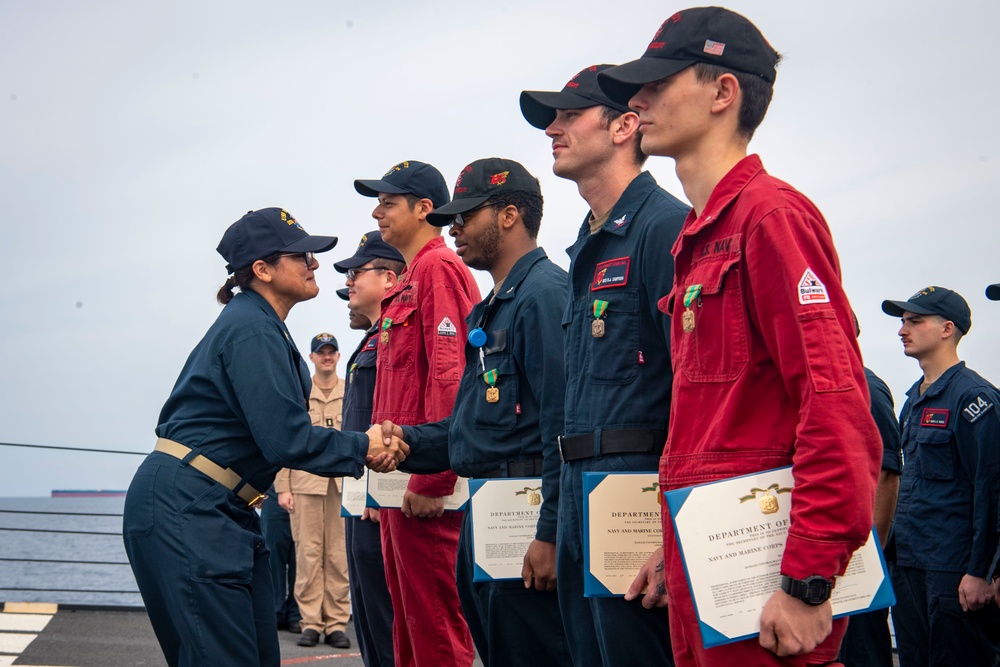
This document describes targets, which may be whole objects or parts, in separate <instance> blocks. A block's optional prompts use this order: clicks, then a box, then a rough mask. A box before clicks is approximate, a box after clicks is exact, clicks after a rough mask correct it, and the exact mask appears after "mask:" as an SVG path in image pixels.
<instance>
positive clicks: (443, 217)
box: [427, 195, 491, 227]
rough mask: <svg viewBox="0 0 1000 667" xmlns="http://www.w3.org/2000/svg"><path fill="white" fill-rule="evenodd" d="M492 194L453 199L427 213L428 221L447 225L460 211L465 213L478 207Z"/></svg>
mask: <svg viewBox="0 0 1000 667" xmlns="http://www.w3.org/2000/svg"><path fill="white" fill-rule="evenodd" d="M490 196H491V195H482V196H480V197H466V198H464V199H453V200H451V201H450V202H448V203H447V204H445V205H444V206H442V207H440V208H436V209H434V210H433V211H431V212H430V213H428V214H427V222H429V223H431V224H432V225H434V226H435V227H447V226H448V225H450V224H451V221H452V220H453V219H454V218H455V216H456V215H458V214H459V213H465V212H466V211H471V210H472V209H474V208H476V207H477V206H479V205H480V204H482V203H483V202H484V201H487V200H488V199H489V198H490Z"/></svg>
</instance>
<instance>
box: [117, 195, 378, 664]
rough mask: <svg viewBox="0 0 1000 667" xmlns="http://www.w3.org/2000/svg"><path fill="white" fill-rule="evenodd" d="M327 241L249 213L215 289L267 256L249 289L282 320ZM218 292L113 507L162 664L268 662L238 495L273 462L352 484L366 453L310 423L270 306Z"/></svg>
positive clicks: (256, 571) (304, 392)
mask: <svg viewBox="0 0 1000 667" xmlns="http://www.w3.org/2000/svg"><path fill="white" fill-rule="evenodd" d="M279 211H280V217H279ZM335 242H336V239H334V238H332V237H310V236H309V235H308V234H306V232H305V230H303V229H302V228H301V226H300V225H298V223H297V222H296V221H295V220H294V219H293V218H292V217H291V216H290V215H289V214H288V213H287V212H286V211H284V210H281V209H262V210H261V211H257V212H253V211H252V212H250V213H248V214H247V215H246V216H244V217H243V218H241V220H240V221H238V222H237V223H235V224H234V225H233V226H231V227H230V229H229V230H228V231H227V232H226V235H225V236H224V237H223V242H222V243H221V244H220V246H219V252H220V254H222V255H223V257H225V258H226V259H227V261H228V262H229V264H230V267H229V269H230V271H235V278H230V280H229V281H227V283H226V286H227V287H230V286H232V285H235V284H237V283H238V281H239V277H238V276H239V275H240V271H241V269H242V268H245V267H251V266H253V267H256V266H258V264H257V261H256V260H258V259H260V258H262V257H276V259H274V260H273V263H272V262H269V261H267V260H264V263H265V264H267V266H268V267H270V268H268V269H267V270H268V271H270V272H271V273H270V275H271V276H272V280H273V281H274V282H273V283H263V284H261V283H259V276H257V277H254V278H253V279H252V281H250V282H249V284H250V285H253V286H256V285H258V284H261V287H260V289H262V290H265V288H267V291H266V293H269V294H271V295H272V298H273V297H274V295H275V292H274V291H273V290H275V289H276V288H275V287H274V285H278V286H280V287H281V288H282V290H283V291H282V292H281V293H279V294H278V296H279V297H280V298H279V299H278V300H279V302H281V303H280V305H281V307H283V308H285V309H286V310H285V312H286V313H287V308H290V307H291V305H293V304H294V302H295V300H296V299H297V300H299V301H301V300H305V299H306V298H311V296H308V294H312V295H313V296H314V295H315V292H316V291H317V288H316V287H315V284H312V285H310V283H311V282H312V271H313V270H314V269H315V267H316V266H318V264H317V263H316V261H315V260H314V259H313V256H312V252H322V251H324V250H329V249H330V248H331V247H333V244H334V243H335ZM282 253H283V254H284V255H288V256H280V257H279V256H278V255H279V254H282ZM303 260H304V261H305V264H304V267H305V268H304V269H303ZM234 280H235V281H236V282H234ZM303 286H304V287H303ZM309 290H311V292H310V291H309ZM230 296H231V300H230V301H229V303H228V304H227V305H226V307H225V308H224V309H223V310H222V312H221V314H220V315H219V317H218V319H216V321H215V323H214V324H213V325H212V327H211V328H210V329H209V330H208V333H207V334H205V337H204V338H203V339H202V340H201V342H200V343H198V345H197V346H196V347H195V349H194V351H193V352H192V353H191V355H190V356H189V357H188V360H187V363H186V364H185V366H184V369H183V370H182V371H181V374H180V377H179V378H178V380H177V383H176V385H175V386H174V388H173V391H172V392H171V394H170V397H169V398H168V399H167V402H166V404H165V405H164V406H163V410H162V411H161V413H160V418H159V422H158V426H157V427H156V434H157V436H159V440H158V441H157V445H156V449H155V451H154V452H153V453H151V454H150V455H149V456H147V457H146V459H145V461H144V462H143V463H142V464H141V465H140V466H139V469H138V471H137V472H136V474H135V477H134V478H133V480H132V484H131V486H130V487H129V491H128V495H127V496H126V499H125V511H124V523H123V533H124V540H125V549H126V552H127V553H128V557H129V561H130V562H131V564H132V570H133V572H134V573H135V578H136V582H137V583H138V585H139V591H140V592H141V593H142V598H143V601H144V602H145V605H146V610H147V612H148V613H149V619H150V622H151V623H152V625H153V630H154V631H155V632H156V637H157V640H158V641H159V643H160V646H161V647H162V649H163V652H164V656H165V657H166V660H167V664H169V665H171V666H174V665H183V666H186V667H195V666H197V667H204V666H205V665H212V666H214V667H221V666H222V665H240V666H241V667H246V666H249V665H261V666H267V667H272V666H276V665H278V664H279V662H280V655H279V650H278V637H277V629H276V627H275V608H274V587H273V585H272V580H271V573H270V570H269V563H268V549H267V547H266V546H265V544H264V538H263V536H262V534H261V527H260V520H259V518H258V516H257V512H256V511H255V509H254V507H253V506H251V505H250V504H248V503H251V502H253V501H255V500H258V498H254V497H253V496H252V494H248V493H247V489H254V490H256V489H267V488H268V487H270V486H271V483H272V482H273V480H274V476H275V474H276V473H277V471H278V470H279V469H280V468H282V467H290V468H299V469H305V470H308V471H310V472H313V473H316V474H319V475H324V476H330V477H332V476H338V475H351V476H354V477H360V476H361V473H362V470H363V466H364V464H365V459H366V455H367V454H368V452H369V442H370V440H369V437H368V436H367V435H366V434H364V433H347V432H342V431H337V430H334V429H327V428H322V427H313V426H312V424H311V421H310V418H309V414H308V412H307V410H306V397H307V396H308V395H309V390H310V384H311V379H310V376H309V370H308V368H307V367H306V365H305V362H304V361H303V360H302V357H301V356H300V355H299V352H298V350H297V349H296V347H295V344H294V342H293V341H292V337H291V335H290V334H289V332H288V329H287V328H286V327H285V324H284V322H283V319H282V317H281V316H279V314H278V312H277V311H276V310H275V307H273V306H272V303H271V302H270V301H268V299H266V298H265V297H264V296H262V295H261V294H259V293H257V292H255V291H254V290H252V289H249V288H248V287H241V291H240V293H238V294H236V295H235V296H232V295H231V290H230ZM282 299H283V301H282ZM208 464H214V465H215V466H216V467H215V468H211V466H210V465H208ZM207 465H208V468H206V466H207ZM206 469H208V470H210V472H211V476H210V474H209V473H208V472H205V470H206ZM213 476H214V478H213ZM216 478H218V479H219V481H216ZM230 483H231V486H228V485H229V484H230ZM254 504H256V503H254Z"/></svg>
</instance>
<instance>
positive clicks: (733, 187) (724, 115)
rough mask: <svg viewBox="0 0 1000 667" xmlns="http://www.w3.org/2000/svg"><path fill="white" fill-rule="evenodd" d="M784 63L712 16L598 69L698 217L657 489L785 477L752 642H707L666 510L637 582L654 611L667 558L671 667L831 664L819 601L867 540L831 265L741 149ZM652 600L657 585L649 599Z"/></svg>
mask: <svg viewBox="0 0 1000 667" xmlns="http://www.w3.org/2000/svg"><path fill="white" fill-rule="evenodd" d="M778 60H779V56H778V54H777V53H776V52H775V51H774V49H772V48H771V46H770V45H769V44H768V43H767V41H766V40H765V39H764V37H763V36H762V35H761V34H760V32H759V31H758V30H757V28H756V27H755V26H754V25H753V24H752V23H750V22H749V21H748V20H747V19H745V18H744V17H742V16H740V15H738V14H735V13H733V12H731V11H729V10H726V9H721V8H718V7H709V8H698V9H687V10H683V11H681V12H678V13H677V14H675V15H673V16H671V17H670V18H669V19H667V20H666V21H665V22H664V23H663V25H662V26H660V29H659V30H658V31H657V33H656V35H655V36H654V38H653V40H652V42H651V43H650V44H649V46H648V48H647V50H646V52H645V54H644V55H643V56H642V58H640V59H639V60H636V61H633V62H630V63H626V64H624V65H621V66H619V67H617V68H613V69H610V70H606V71H605V72H602V73H601V74H600V75H598V81H599V83H600V85H601V88H602V89H603V90H604V92H605V93H607V94H608V96H609V97H611V98H612V99H614V100H624V99H628V100H629V106H630V107H631V108H632V109H634V110H635V111H636V112H637V113H638V114H639V131H640V133H641V134H642V149H643V151H644V152H646V153H648V154H650V155H665V156H669V157H673V158H674V159H675V161H676V168H677V176H678V178H679V179H680V181H681V184H682V185H683V186H684V192H685V194H686V195H687V197H688V199H689V200H690V201H691V204H692V206H693V209H692V211H691V213H690V215H688V219H687V220H686V221H685V223H684V228H683V229H682V231H681V235H680V237H679V238H678V239H677V241H676V243H675V244H674V247H673V250H672V252H673V255H674V269H675V281H674V288H673V290H672V292H671V293H670V294H669V295H668V296H666V297H665V298H663V299H662V300H661V302H660V306H661V309H663V310H664V312H667V313H669V314H670V315H671V316H672V322H671V352H672V354H673V363H674V382H673V399H672V404H671V412H670V426H669V434H668V438H667V444H666V447H665V448H664V451H663V457H662V459H661V460H660V488H661V489H663V490H670V489H676V488H679V487H685V486H691V485H694V484H701V483H705V482H710V481H714V480H720V479H724V478H729V477H735V476H738V475H744V474H749V473H755V472H760V471H763V470H768V469H772V468H777V467H781V466H788V465H791V466H792V474H793V476H794V480H795V487H794V488H795V490H794V504H793V507H792V514H791V526H790V529H789V532H788V538H787V541H786V544H785V551H784V554H783V558H782V562H781V574H782V575H783V576H782V579H781V587H780V588H779V589H777V590H775V591H774V593H773V594H772V595H771V597H770V598H769V599H768V601H767V603H766V604H765V606H764V609H763V612H762V614H761V619H760V628H761V631H760V637H759V640H758V639H747V640H743V641H739V642H736V643H732V644H727V645H723V646H718V647H715V648H711V649H704V648H703V643H702V637H701V633H700V630H699V626H698V621H697V618H696V616H695V610H694V607H693V604H692V601H691V596H690V594H689V590H688V585H687V583H686V581H685V575H684V568H683V566H682V563H681V558H680V554H679V552H678V548H677V545H676V542H675V537H674V534H673V528H672V525H671V522H670V520H669V515H668V514H666V513H665V517H666V520H665V521H664V525H663V528H664V549H663V553H662V555H663V557H664V559H663V560H662V561H661V560H660V558H659V557H658V556H655V555H654V557H653V558H651V559H650V562H647V564H646V566H644V568H643V571H642V572H641V573H640V581H641V582H642V583H646V582H650V583H652V584H653V585H651V586H649V590H650V593H648V594H647V596H646V598H645V599H644V602H645V603H647V604H655V603H658V602H660V601H661V600H660V599H659V598H660V597H661V596H658V595H657V590H656V585H657V584H659V583H661V582H658V581H657V575H658V573H657V572H656V566H657V565H659V564H660V563H661V562H662V563H664V566H665V567H664V573H665V577H666V581H665V584H666V586H665V588H666V594H667V596H668V597H669V600H670V633H671V640H672V644H673V649H674V658H675V660H676V663H677V665H679V666H680V665H727V666H732V665H747V664H754V665H772V664H794V665H804V664H827V663H832V662H834V661H835V660H836V657H837V650H838V648H839V645H840V640H841V638H842V637H843V634H844V630H845V629H846V627H847V621H846V620H845V619H839V620H837V621H833V620H832V610H831V606H830V603H829V595H830V591H831V589H832V586H833V581H834V577H837V576H839V575H842V574H843V573H844V571H845V569H846V568H847V563H848V561H849V560H850V557H851V555H852V554H853V552H854V551H855V550H856V549H857V548H858V547H860V546H861V545H862V544H864V542H865V541H866V540H867V539H868V536H869V534H870V533H871V529H872V508H873V505H874V493H875V482H876V479H877V478H878V472H879V464H880V462H881V442H880V439H879V434H878V430H877V429H876V427H875V423H874V421H873V419H872V416H871V413H870V412H869V409H868V390H867V387H866V382H865V375H864V369H863V367H862V365H861V355H860V352H859V350H858V346H857V342H856V340H855V336H854V321H853V317H852V314H851V307H850V304H848V302H847V297H846V295H845V294H844V290H843V287H842V286H841V277H840V263H839V259H838V257H837V253H836V251H835V250H834V247H833V241H832V238H831V236H830V230H829V228H828V227H827V224H826V222H825V221H824V219H823V216H822V215H821V214H820V212H819V211H818V210H817V209H816V207H815V206H814V205H813V204H812V203H811V202H810V201H809V200H808V199H806V198H805V197H804V196H803V195H801V194H800V193H799V192H797V191H796V190H794V189H793V188H792V187H790V186H789V185H787V184H785V183H782V182H781V181H779V180H777V179H775V178H773V177H771V176H769V175H768V174H767V172H765V171H764V168H763V166H762V164H761V161H760V158H759V157H757V156H756V155H749V156H748V155H747V144H748V143H749V141H750V137H751V136H752V135H753V132H754V130H755V129H756V127H757V125H759V123H760V122H761V120H763V117H764V113H765V112H766V110H767V106H768V104H769V102H770V99H771V93H772V86H773V83H774V78H775V67H776V65H777V63H778ZM660 590H663V588H660Z"/></svg>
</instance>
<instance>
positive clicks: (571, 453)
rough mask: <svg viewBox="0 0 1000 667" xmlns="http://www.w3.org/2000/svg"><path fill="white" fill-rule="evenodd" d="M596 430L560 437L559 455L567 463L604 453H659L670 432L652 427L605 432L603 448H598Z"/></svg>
mask: <svg viewBox="0 0 1000 667" xmlns="http://www.w3.org/2000/svg"><path fill="white" fill-rule="evenodd" d="M594 437H595V434H594V433H586V434H584V435H571V436H568V437H567V436H565V435H561V436H559V457H560V458H561V459H562V460H563V463H566V462H567V461H577V460H579V459H589V458H593V457H594V456H596V455H598V454H601V455H602V456H603V455H605V454H659V453H661V452H662V451H663V445H664V443H666V442H667V432H666V431H654V430H652V429H648V428H623V429H619V430H616V431H601V442H600V446H599V447H596V448H595V447H594Z"/></svg>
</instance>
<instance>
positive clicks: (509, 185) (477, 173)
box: [427, 157, 542, 227]
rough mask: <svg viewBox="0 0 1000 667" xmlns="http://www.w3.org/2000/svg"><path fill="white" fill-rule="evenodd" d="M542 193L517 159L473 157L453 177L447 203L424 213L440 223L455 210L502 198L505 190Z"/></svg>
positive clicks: (437, 223)
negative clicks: (453, 183)
mask: <svg viewBox="0 0 1000 667" xmlns="http://www.w3.org/2000/svg"><path fill="white" fill-rule="evenodd" d="M514 191H518V192H528V193H531V194H537V195H541V194H542V188H541V186H539V185H538V179H537V178H535V177H534V176H532V175H531V174H530V173H528V170H527V169H525V168H524V165H522V164H521V163H520V162H515V161H514V160H508V159H506V158H500V157H488V158H484V159H482V160H476V161H475V162H473V163H472V164H470V165H468V166H466V167H465V168H464V169H463V170H462V172H461V173H460V174H459V175H458V179H457V180H456V181H455V194H454V196H453V197H452V200H451V203H449V204H445V205H444V206H442V207H441V208H437V209H434V210H433V211H432V212H430V213H428V214H427V222H429V223H431V224H432V225H434V226H436V227H444V226H446V225H449V224H451V221H452V220H453V219H454V218H455V215H456V214H458V213H465V212H466V211H471V210H472V209H474V208H476V207H477V206H479V205H480V204H483V203H485V202H486V201H488V200H491V199H492V200H497V201H502V200H503V196H504V194H505V193H507V192H514Z"/></svg>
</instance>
